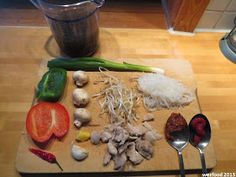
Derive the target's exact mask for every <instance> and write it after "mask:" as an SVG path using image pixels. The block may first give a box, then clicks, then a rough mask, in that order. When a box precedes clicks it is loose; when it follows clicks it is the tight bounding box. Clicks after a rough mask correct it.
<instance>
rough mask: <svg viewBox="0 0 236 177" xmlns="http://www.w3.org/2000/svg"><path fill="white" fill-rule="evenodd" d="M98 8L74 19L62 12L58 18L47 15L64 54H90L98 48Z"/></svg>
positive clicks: (74, 55)
mask: <svg viewBox="0 0 236 177" xmlns="http://www.w3.org/2000/svg"><path fill="white" fill-rule="evenodd" d="M97 13H98V12H97V10H96V9H95V11H94V12H91V13H90V14H87V15H86V16H82V17H81V16H80V17H78V18H74V17H73V19H72V20H67V19H70V18H68V16H69V15H71V14H73V13H71V14H66V13H62V14H59V15H58V16H57V17H56V18H51V17H49V16H47V21H48V23H49V25H50V28H51V31H52V33H53V36H54V37H55V40H56V41H57V43H58V45H59V47H60V49H61V52H62V54H63V55H67V56H70V57H81V56H90V55H92V54H93V53H95V52H96V50H97V48H98V35H99V27H98V19H97V18H98V15H97ZM65 19H66V20H65Z"/></svg>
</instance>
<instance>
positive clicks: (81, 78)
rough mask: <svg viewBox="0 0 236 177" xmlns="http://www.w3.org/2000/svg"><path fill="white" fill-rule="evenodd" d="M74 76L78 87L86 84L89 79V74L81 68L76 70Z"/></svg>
mask: <svg viewBox="0 0 236 177" xmlns="http://www.w3.org/2000/svg"><path fill="white" fill-rule="evenodd" d="M72 77H73V80H74V81H75V84H76V85H77V86H78V87H82V86H84V85H85V84H87V82H88V81H89V77H88V75H86V74H85V72H84V71H81V70H79V71H75V72H74V73H73V76H72Z"/></svg>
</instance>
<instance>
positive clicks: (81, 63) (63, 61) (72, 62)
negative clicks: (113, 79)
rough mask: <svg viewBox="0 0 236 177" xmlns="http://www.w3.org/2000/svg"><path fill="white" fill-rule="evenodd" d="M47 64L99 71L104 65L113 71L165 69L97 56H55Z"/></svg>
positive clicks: (71, 68)
mask: <svg viewBox="0 0 236 177" xmlns="http://www.w3.org/2000/svg"><path fill="white" fill-rule="evenodd" d="M47 66H48V67H49V68H63V69H66V70H68V71H76V70H84V71H98V70H99V67H103V68H106V69H108V70H113V71H140V72H158V73H164V70H163V69H161V68H156V67H150V66H144V65H136V64H131V63H126V62H123V63H117V62H113V61H109V60H105V59H102V58H97V57H81V58H55V59H52V60H50V61H48V65H47Z"/></svg>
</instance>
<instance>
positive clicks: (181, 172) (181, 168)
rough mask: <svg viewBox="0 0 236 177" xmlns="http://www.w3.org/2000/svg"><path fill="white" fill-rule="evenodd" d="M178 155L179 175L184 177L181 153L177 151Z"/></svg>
mask: <svg viewBox="0 0 236 177" xmlns="http://www.w3.org/2000/svg"><path fill="white" fill-rule="evenodd" d="M178 155H179V168H180V175H181V177H185V172H184V160H183V155H182V151H178Z"/></svg>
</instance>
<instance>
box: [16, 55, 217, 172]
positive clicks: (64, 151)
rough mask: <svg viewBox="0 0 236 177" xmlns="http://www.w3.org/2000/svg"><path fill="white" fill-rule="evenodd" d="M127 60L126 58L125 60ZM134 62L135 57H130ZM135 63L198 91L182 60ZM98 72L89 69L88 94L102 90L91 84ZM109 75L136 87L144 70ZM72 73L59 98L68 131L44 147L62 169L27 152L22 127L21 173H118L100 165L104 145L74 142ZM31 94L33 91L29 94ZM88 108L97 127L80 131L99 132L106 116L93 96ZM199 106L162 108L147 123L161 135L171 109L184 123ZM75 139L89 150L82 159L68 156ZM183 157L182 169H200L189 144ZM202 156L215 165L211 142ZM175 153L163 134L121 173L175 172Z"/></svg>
mask: <svg viewBox="0 0 236 177" xmlns="http://www.w3.org/2000/svg"><path fill="white" fill-rule="evenodd" d="M126 61H127V62H129V60H126ZM132 61H134V60H132ZM137 64H144V65H151V66H158V67H161V68H163V69H165V71H166V75H167V76H170V77H172V78H175V79H177V80H180V81H181V82H182V83H184V84H185V85H187V86H188V87H189V88H190V89H192V90H193V91H195V93H197V89H196V88H197V87H196V82H195V80H194V76H193V71H192V67H191V65H190V63H189V62H187V61H185V60H167V59H165V60H161V59H153V60H144V59H143V60H142V59H139V60H138V61H137ZM99 74H100V73H98V72H88V75H89V77H90V81H89V84H87V85H86V86H85V89H86V90H87V91H88V92H89V94H90V95H93V94H95V93H98V92H99V91H100V89H102V87H103V85H102V84H98V85H94V81H95V80H97V79H98V76H99ZM109 74H111V75H114V76H116V77H118V78H120V79H121V80H122V81H123V82H124V83H125V84H126V85H127V86H128V87H135V86H136V82H135V81H131V80H130V79H132V78H135V77H137V76H140V75H142V74H144V73H138V72H110V73H109ZM71 75H72V72H68V82H67V86H66V89H65V92H64V95H63V98H62V100H61V104H63V105H64V106H65V107H66V108H67V109H68V111H69V113H70V119H71V123H70V130H69V133H68V134H67V135H66V136H65V137H64V138H63V139H62V140H61V141H59V140H56V139H54V140H52V141H51V142H50V143H49V144H48V145H47V147H45V150H47V151H51V152H53V153H54V154H55V155H56V157H57V159H58V162H59V163H60V165H61V166H62V168H63V169H64V171H63V172H61V171H60V169H59V168H58V167H57V165H55V164H49V163H47V162H45V161H43V160H41V159H40V158H38V157H36V156H35V155H33V154H32V153H30V152H29V151H28V148H29V147H37V146H36V145H35V143H34V142H32V140H31V139H30V137H28V135H27V133H26V131H25V130H23V132H22V136H21V141H20V144H19V148H18V153H17V157H16V168H17V170H18V171H19V172H20V173H37V174H38V173H76V174H77V173H83V174H84V173H95V174H103V175H104V176H105V175H106V174H107V175H109V174H111V173H119V172H117V171H114V170H113V162H111V163H110V164H109V165H108V166H106V167H104V166H103V164H102V161H103V156H104V153H105V151H106V144H99V145H92V144H91V143H90V142H89V141H87V142H82V143H79V142H76V141H75V136H76V132H78V130H77V129H76V128H75V127H74V126H73V119H74V118H73V111H74V109H75V107H74V106H73V104H72V96H71V95H72V92H73V89H75V88H76V86H75V85H74V83H73V80H72V78H71ZM32 94H33V93H32ZM87 108H88V109H89V110H90V111H91V113H92V121H91V124H98V126H85V127H82V128H81V130H86V131H90V132H91V131H93V130H97V131H102V130H103V127H104V125H106V124H108V117H107V116H106V115H105V116H103V117H99V113H100V108H99V105H98V102H97V100H96V99H92V100H91V101H90V103H89V105H88V106H87ZM200 110H201V109H200V105H199V104H198V100H197V99H196V100H195V101H194V102H192V103H191V104H190V105H189V106H186V107H183V108H179V109H171V110H161V111H155V112H154V114H155V116H156V120H155V121H153V122H150V124H151V125H152V126H153V127H154V128H155V129H157V130H158V131H159V132H160V133H161V134H162V135H164V127H165V123H166V121H167V119H168V117H169V115H170V114H171V113H172V112H180V113H181V114H182V115H183V116H184V117H185V119H186V120H187V122H189V121H190V120H191V118H192V117H193V116H194V115H195V114H197V113H200V112H201V111H200ZM146 113H147V111H146V110H145V109H144V108H143V105H142V103H141V104H140V106H139V108H138V109H137V114H138V115H139V116H140V117H141V118H142V117H143V116H144V115H145V114H146ZM72 142H74V143H75V144H77V145H80V146H82V147H84V148H86V149H87V150H88V151H89V156H88V158H87V159H85V160H84V161H81V162H78V161H75V160H74V159H73V158H72V157H71V143H72ZM183 158H184V163H185V169H187V170H196V169H201V162H200V158H199V153H198V151H197V150H196V149H195V148H194V147H192V146H191V145H190V144H189V145H188V146H187V147H186V148H185V149H184V151H183ZM205 158H206V164H207V168H213V167H214V166H215V165H216V157H215V152H214V148H213V145H212V142H211V143H210V144H209V146H208V147H207V149H206V151H205ZM178 169H179V164H178V156H177V153H176V151H175V150H174V149H173V148H172V147H171V146H170V145H169V144H168V143H167V142H166V140H165V138H164V136H163V138H162V139H161V140H160V141H157V142H155V145H154V156H153V158H152V159H150V160H144V161H143V162H142V163H141V164H140V165H137V166H133V165H132V164H130V163H127V164H126V166H125V170H124V173H127V174H131V175H133V174H135V173H137V172H138V173H139V174H141V173H142V174H143V173H146V172H150V173H151V174H161V173H162V172H165V173H167V174H168V173H173V172H178Z"/></svg>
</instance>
